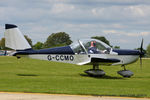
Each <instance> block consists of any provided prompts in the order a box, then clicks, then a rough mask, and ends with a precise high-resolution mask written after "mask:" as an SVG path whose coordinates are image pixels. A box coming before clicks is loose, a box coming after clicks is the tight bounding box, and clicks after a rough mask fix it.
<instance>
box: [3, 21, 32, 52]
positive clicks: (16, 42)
mask: <svg viewBox="0 0 150 100" xmlns="http://www.w3.org/2000/svg"><path fill="white" fill-rule="evenodd" d="M5 46H6V47H8V48H11V49H14V50H26V49H31V46H30V45H29V43H28V42H27V40H26V39H25V37H24V36H23V34H22V33H21V32H20V30H19V29H18V28H17V26H16V25H12V24H5Z"/></svg>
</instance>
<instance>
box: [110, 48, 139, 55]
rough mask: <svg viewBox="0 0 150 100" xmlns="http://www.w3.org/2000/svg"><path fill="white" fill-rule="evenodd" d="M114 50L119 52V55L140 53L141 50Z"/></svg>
mask: <svg viewBox="0 0 150 100" xmlns="http://www.w3.org/2000/svg"><path fill="white" fill-rule="evenodd" d="M113 52H117V53H118V55H140V51H139V50H128V49H113Z"/></svg>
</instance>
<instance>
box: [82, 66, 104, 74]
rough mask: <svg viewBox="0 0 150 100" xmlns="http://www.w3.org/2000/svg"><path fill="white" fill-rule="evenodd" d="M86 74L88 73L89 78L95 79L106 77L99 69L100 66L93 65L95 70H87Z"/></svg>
mask: <svg viewBox="0 0 150 100" xmlns="http://www.w3.org/2000/svg"><path fill="white" fill-rule="evenodd" d="M84 72H85V73H87V74H88V75H89V76H94V77H100V76H104V75H105V72H104V71H103V70H101V69H99V65H98V64H93V69H88V70H85V71H84Z"/></svg>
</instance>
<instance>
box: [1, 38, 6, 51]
mask: <svg viewBox="0 0 150 100" xmlns="http://www.w3.org/2000/svg"><path fill="white" fill-rule="evenodd" d="M0 48H1V49H5V48H6V47H5V38H2V39H1V40H0Z"/></svg>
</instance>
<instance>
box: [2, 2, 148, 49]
mask: <svg viewBox="0 0 150 100" xmlns="http://www.w3.org/2000/svg"><path fill="white" fill-rule="evenodd" d="M6 23H11V24H16V25H17V26H18V27H19V29H20V30H21V31H22V33H23V34H24V35H28V36H29V37H30V38H31V39H32V41H33V44H34V43H36V42H37V41H41V42H45V41H46V39H47V37H48V36H49V35H50V34H51V33H56V32H62V31H63V32H66V33H68V34H69V35H70V36H71V39H72V40H73V41H75V40H77V39H80V38H89V37H91V36H105V37H106V38H107V39H108V40H109V41H110V43H111V45H113V46H115V45H117V46H120V47H121V48H123V49H134V48H137V47H140V43H141V40H142V37H143V38H144V48H146V47H147V45H148V44H149V43H150V0H0V38H2V37H3V36H4V25H5V24H6Z"/></svg>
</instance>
